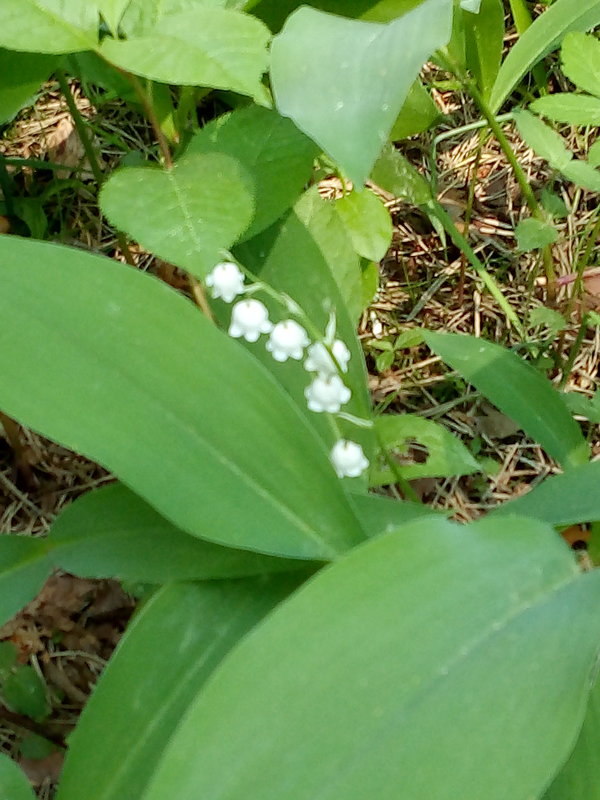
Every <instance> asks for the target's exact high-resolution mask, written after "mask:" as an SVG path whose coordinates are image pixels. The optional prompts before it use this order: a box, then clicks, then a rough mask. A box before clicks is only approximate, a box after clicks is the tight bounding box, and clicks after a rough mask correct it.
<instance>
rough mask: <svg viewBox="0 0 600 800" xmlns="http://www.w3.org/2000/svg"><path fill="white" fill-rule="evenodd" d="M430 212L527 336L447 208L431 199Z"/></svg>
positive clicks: (516, 328)
mask: <svg viewBox="0 0 600 800" xmlns="http://www.w3.org/2000/svg"><path fill="white" fill-rule="evenodd" d="M427 208H428V209H429V211H430V213H431V214H433V216H435V217H436V218H437V219H438V220H439V222H440V223H441V224H442V225H443V227H444V230H445V231H446V233H447V234H448V236H450V238H451V239H452V241H453V242H454V244H455V245H456V246H457V247H458V248H459V249H460V250H461V252H462V253H464V255H465V256H466V257H467V260H468V261H469V263H470V264H471V266H472V267H473V269H474V270H475V272H476V273H477V275H478V277H479V278H481V280H482V281H483V283H484V285H485V287H486V288H487V290H488V291H489V293H490V294H491V295H492V297H493V298H494V300H495V301H496V302H497V303H498V305H499V306H500V308H501V309H502V311H503V312H504V314H505V316H506V318H507V320H509V322H510V323H511V324H512V325H513V326H514V328H515V330H516V331H517V332H518V334H519V336H521V338H522V339H525V338H526V333H525V329H524V328H523V326H522V324H521V321H520V320H519V318H518V317H517V315H516V313H515V311H514V309H513V308H512V307H511V305H510V303H509V302H508V300H507V299H506V298H505V297H504V295H503V294H502V290H501V289H500V287H499V286H498V284H497V283H496V281H495V280H494V278H493V277H492V275H490V273H489V272H488V271H487V269H486V268H485V267H484V265H483V264H482V263H481V261H480V260H479V258H478V257H477V255H476V254H475V252H474V250H473V248H472V247H471V245H470V244H469V242H468V241H467V240H466V238H465V237H464V236H463V234H462V233H461V232H460V231H459V230H458V228H457V227H456V225H455V224H454V221H453V220H452V218H451V217H450V215H449V214H448V213H447V212H446V211H445V209H444V208H443V207H442V206H441V205H440V204H439V203H438V202H437V201H435V200H433V201H431V202H430V203H429V205H428V206H427Z"/></svg>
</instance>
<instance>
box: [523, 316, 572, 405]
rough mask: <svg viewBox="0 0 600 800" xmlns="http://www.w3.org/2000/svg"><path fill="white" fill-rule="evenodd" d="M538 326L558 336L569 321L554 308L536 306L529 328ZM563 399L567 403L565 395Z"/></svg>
mask: <svg viewBox="0 0 600 800" xmlns="http://www.w3.org/2000/svg"><path fill="white" fill-rule="evenodd" d="M538 325H541V326H542V327H544V328H547V329H548V330H549V331H550V332H551V333H552V334H553V335H554V336H556V334H557V333H558V332H559V331H562V330H564V329H565V328H566V327H567V321H566V320H565V318H564V317H563V315H562V314H559V313H558V311H555V310H554V309H553V308H548V307H547V306H536V308H534V309H533V310H532V312H531V314H530V315H529V327H531V328H535V327H537V326H538ZM563 399H564V400H565V402H566V401H567V395H565V394H563ZM568 405H569V404H568V403H567V406H568Z"/></svg>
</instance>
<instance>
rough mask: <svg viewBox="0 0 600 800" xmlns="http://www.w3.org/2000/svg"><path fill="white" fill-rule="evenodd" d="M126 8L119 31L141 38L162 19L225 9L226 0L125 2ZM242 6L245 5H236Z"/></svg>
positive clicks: (227, 3)
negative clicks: (186, 12) (195, 10)
mask: <svg viewBox="0 0 600 800" xmlns="http://www.w3.org/2000/svg"><path fill="white" fill-rule="evenodd" d="M112 2H117V3H119V2H121V0H112ZM126 5H127V8H126V10H125V13H124V14H123V18H122V19H121V26H120V27H121V30H122V31H123V32H124V33H125V35H126V36H127V37H128V38H129V37H130V36H143V35H144V34H145V33H149V32H150V31H152V30H153V29H154V28H155V27H156V26H157V24H158V23H159V22H161V21H162V20H163V18H164V17H170V16H173V15H174V14H180V13H181V12H182V11H193V10H194V9H198V8H227V7H231V6H232V3H229V2H227V0H127V3H126ZM237 5H238V6H243V5H245V3H238V4H237Z"/></svg>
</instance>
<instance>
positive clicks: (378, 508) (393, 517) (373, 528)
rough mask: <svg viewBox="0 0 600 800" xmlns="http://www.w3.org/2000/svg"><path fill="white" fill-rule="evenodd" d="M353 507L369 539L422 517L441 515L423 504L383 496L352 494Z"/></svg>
mask: <svg viewBox="0 0 600 800" xmlns="http://www.w3.org/2000/svg"><path fill="white" fill-rule="evenodd" d="M351 500H352V505H353V506H354V510H355V511H356V514H357V516H358V518H359V519H360V521H361V523H362V526H363V528H364V530H365V532H366V533H367V535H368V536H369V537H373V536H379V535H381V534H382V533H389V532H390V531H392V530H395V529H396V528H398V527H400V525H404V524H405V523H407V522H412V521H413V520H416V519H419V518H420V517H431V516H438V515H440V511H438V510H434V509H432V508H429V506H426V505H423V504H421V503H411V502H409V501H404V500H396V499H395V498H392V497H387V496H386V495H382V494H354V493H353V494H352V495H351Z"/></svg>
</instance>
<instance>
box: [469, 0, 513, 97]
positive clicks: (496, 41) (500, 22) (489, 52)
mask: <svg viewBox="0 0 600 800" xmlns="http://www.w3.org/2000/svg"><path fill="white" fill-rule="evenodd" d="M463 8H464V6H463ZM463 24H464V30H465V45H466V57H467V67H468V68H469V70H470V71H471V72H472V73H473V75H474V77H475V80H476V81H477V85H478V86H479V89H480V91H481V93H482V94H483V96H484V97H485V98H486V99H487V98H488V97H489V96H490V94H491V91H492V88H493V86H494V83H495V81H496V78H497V76H498V71H499V69H500V62H501V61H502V47H503V42H504V6H503V4H502V0H483V2H482V5H481V9H480V10H479V13H477V14H473V13H469V12H468V11H467V13H465V14H464V17H463Z"/></svg>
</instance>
